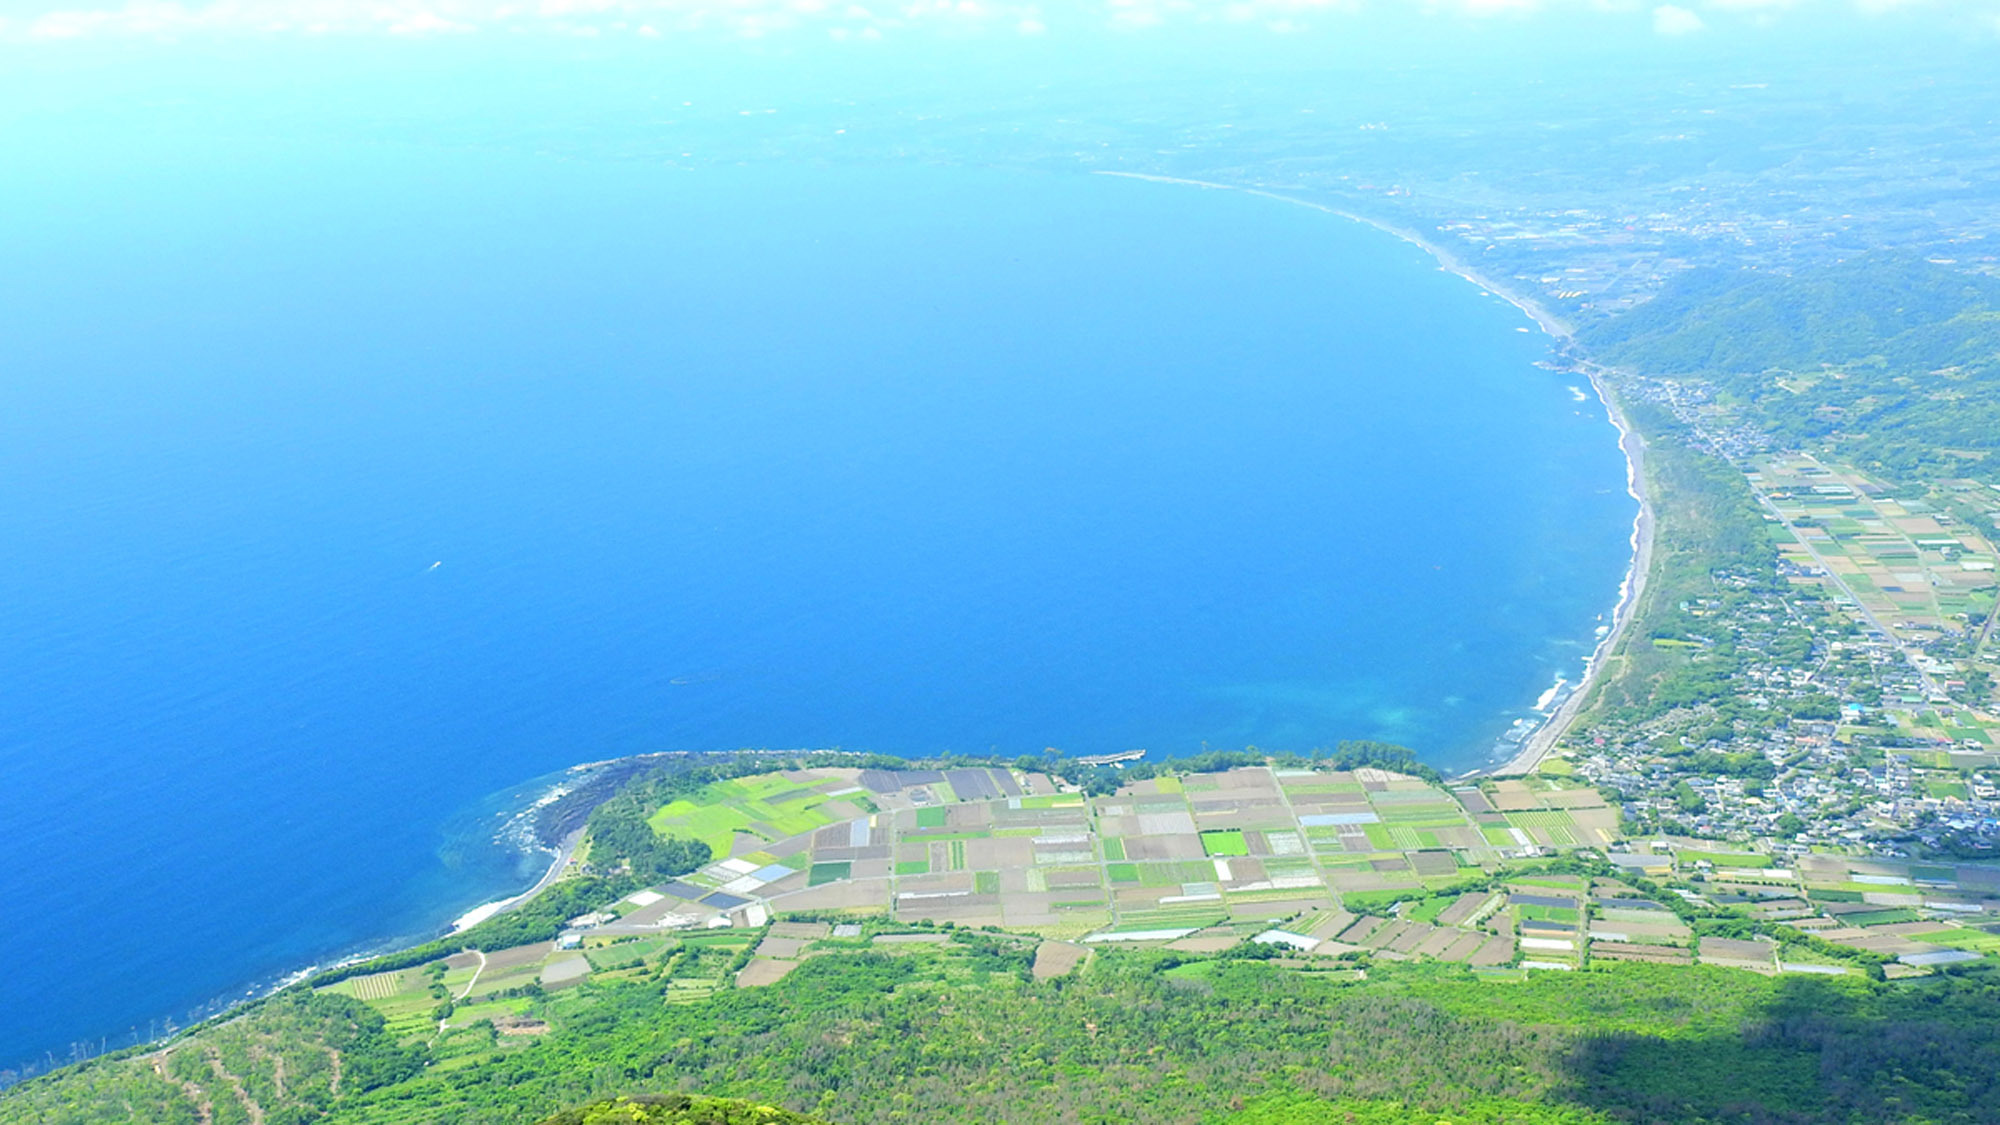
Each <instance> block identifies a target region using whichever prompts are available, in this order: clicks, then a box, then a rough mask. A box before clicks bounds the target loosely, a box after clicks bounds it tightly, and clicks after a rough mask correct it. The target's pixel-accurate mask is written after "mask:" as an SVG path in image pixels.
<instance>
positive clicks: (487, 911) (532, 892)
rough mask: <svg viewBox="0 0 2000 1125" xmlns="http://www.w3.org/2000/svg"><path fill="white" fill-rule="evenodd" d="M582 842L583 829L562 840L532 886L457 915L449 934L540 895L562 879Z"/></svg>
mask: <svg viewBox="0 0 2000 1125" xmlns="http://www.w3.org/2000/svg"><path fill="white" fill-rule="evenodd" d="M582 842H583V829H581V828H579V829H577V830H576V831H574V832H572V833H570V834H569V835H568V836H566V837H564V838H563V842H562V844H561V845H560V846H559V847H557V848H556V854H555V860H554V861H553V862H552V863H550V864H549V869H548V870H547V871H545V872H543V873H542V877H541V879H540V880H538V881H537V882H536V883H535V885H534V886H532V887H529V888H528V889H527V890H525V891H522V892H521V893H520V894H517V895H515V896H514V897H512V898H503V899H501V900H499V901H498V902H489V903H486V904H484V905H482V906H475V907H473V908H472V909H471V910H468V911H466V912H465V913H464V914H461V915H459V917H458V921H456V922H453V923H452V924H451V932H452V933H458V932H459V931H460V930H469V929H471V928H472V927H474V926H476V925H478V924H479V923H481V922H484V921H486V920H487V919H488V918H492V917H494V916H496V915H500V914H505V913H506V912H508V911H509V910H512V909H514V908H515V907H517V906H520V905H521V904H523V903H525V902H527V901H528V900H529V899H531V898H534V897H535V896H536V895H538V894H541V893H542V891H543V890H544V889H546V888H547V887H548V885H549V884H550V883H553V882H555V881H556V880H557V879H560V878H562V873H563V869H564V868H566V867H568V866H569V861H570V858H571V857H572V856H574V855H576V849H577V846H578V845H579V844H581V843H582Z"/></svg>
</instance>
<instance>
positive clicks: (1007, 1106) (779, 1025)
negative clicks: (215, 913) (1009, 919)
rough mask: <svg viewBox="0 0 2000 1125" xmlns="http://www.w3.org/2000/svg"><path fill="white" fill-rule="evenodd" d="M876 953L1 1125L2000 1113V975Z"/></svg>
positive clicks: (222, 1044)
mask: <svg viewBox="0 0 2000 1125" xmlns="http://www.w3.org/2000/svg"><path fill="white" fill-rule="evenodd" d="M860 944H861V946H863V947H858V948H856V949H855V950H854V951H853V952H849V953H829V954H827V955H824V956H820V957H816V958H813V959H812V960H810V961H809V962H807V963H806V964H804V965H802V966H801V967H800V968H799V969H798V971H796V972H794V973H793V974H791V975H790V976H788V977H786V978H785V979H784V980H783V981H781V982H779V983H777V984H775V985H772V986H770V987H766V988H755V989H731V990H725V991H722V992H718V993H717V994H715V995H714V996H713V997H711V998H710V999H708V1000H706V1001H703V1002H700V1003H680V1004H675V1003H670V1002H665V1001H667V999H668V997H667V993H668V991H669V985H668V984H667V983H666V982H662V981H659V980H655V979H648V978H645V977H640V978H635V979H626V980H618V981H608V982H604V983H591V984H587V985H584V986H583V987H582V988H581V989H580V990H573V991H571V992H569V993H566V994H564V998H563V1001H562V1002H561V1003H555V1002H554V1001H553V1000H552V1001H551V1002H549V1003H547V1004H543V1005H538V1006H537V1008H536V1010H537V1011H539V1012H541V1013H542V1014H543V1015H544V1016H545V1017H546V1019H547V1021H548V1028H547V1030H546V1032H545V1033H543V1034H539V1035H534V1036H524V1037H515V1036H507V1035H499V1034H496V1033H495V1029H494V1028H493V1027H492V1025H490V1024H486V1025H481V1026H479V1027H475V1028H473V1029H470V1030H468V1031H467V1032H462V1033H459V1038H457V1039H456V1040H454V1041H453V1042H452V1043H451V1044H450V1046H449V1049H448V1050H441V1051H432V1050H430V1049H428V1048H424V1047H421V1046H408V1045H399V1044H397V1043H395V1042H394V1041H391V1040H390V1039H388V1038H387V1037H386V1036H384V1035H383V1034H382V1031H381V1024H380V1020H379V1017H372V1013H371V1012H370V1011H369V1009H368V1008H367V1007H365V1006H364V1005H361V1004H359V1003H356V1002H353V1001H348V1000H343V999H341V998H338V997H331V996H319V997H314V998H310V999H308V998H306V997H303V996H300V995H297V994H294V995H290V996H286V997H283V998H281V999H279V1000H277V1001H274V1002H271V1003H267V1004H264V1005H262V1006H261V1007H258V1008H256V1009H255V1010H253V1011H251V1012H249V1013H248V1014H246V1015H245V1016H243V1017H242V1018H240V1019H239V1020H237V1021H235V1022H234V1023H232V1024H231V1025H229V1026H228V1027H226V1028H223V1029H220V1030H218V1031H212V1032H209V1033H207V1034H205V1035H203V1036H200V1037H197V1038H196V1039H194V1040H191V1041H187V1042H183V1043H181V1044H179V1045H177V1046H175V1047H172V1048H170V1049H168V1050H166V1051H164V1052H161V1053H157V1054H150V1055H142V1056H131V1057H126V1058H122V1059H113V1060H100V1061H98V1062H95V1063H91V1064H87V1065H85V1066H83V1067H81V1068H77V1069H73V1070H70V1071H66V1072H63V1073H61V1074H58V1075H54V1076H51V1077H50V1078H47V1079H41V1080H37V1081H33V1082H29V1083H27V1084H25V1085H23V1086H22V1087H20V1088H18V1089H16V1090H14V1091H12V1092H11V1093H10V1094H9V1095H8V1096H7V1097H5V1098H4V1099H0V1122H5V1123H6V1125H27V1123H29V1122H33V1123H35V1125H47V1123H51V1122H73V1123H78V1125H82V1123H97V1122H106V1123H109V1122H121V1123H122V1122H129V1121H134V1120H140V1121H187V1122H193V1121H197V1120H212V1121H215V1122H225V1121H242V1120H247V1119H248V1115H247V1114H245V1113H244V1112H243V1110H242V1107H241V1105H239V1104H238V1103H237V1101H236V1100H235V1099H234V1098H232V1097H227V1096H223V1097H214V1098H210V1099H209V1100H207V1101H205V1102H204V1103H203V1104H202V1105H201V1106H200V1107H197V1106H195V1105H192V1104H190V1103H188V1102H186V1101H185V1100H184V1099H180V1098H179V1097H178V1096H177V1095H178V1090H179V1083H181V1082H184V1081H187V1080H188V1079H189V1078H193V1077H199V1076H200V1074H201V1073H202V1072H204V1071H206V1070H207V1068H209V1067H210V1066H211V1063H210V1061H209V1060H210V1058H211V1057H224V1056H226V1057H228V1058H229V1059H230V1060H231V1065H232V1067H245V1068H250V1070H251V1072H254V1073H258V1074H263V1075H266V1076H267V1077H266V1079H264V1080H260V1084H259V1086H258V1088H257V1089H256V1090H254V1091H251V1092H252V1093H254V1094H255V1096H256V1097H258V1098H260V1099H262V1100H261V1101H260V1102H259V1105H260V1107H261V1112H262V1113H263V1115H264V1116H263V1118H262V1119H263V1120H265V1121H267V1122H271V1123H273V1125H276V1123H279V1122H286V1123H290V1122H305V1121H326V1122H329V1123H354V1125H361V1123H379V1125H400V1123H408V1122H453V1123H461V1122H463V1123H495V1125H499V1123H506V1125H530V1123H533V1122H537V1121H540V1120H543V1119H544V1118H546V1117H549V1116H550V1115H552V1114H557V1113H563V1112H564V1111H565V1110H573V1109H575V1107H582V1106H589V1105H590V1104H591V1103H593V1102H596V1101H600V1100H602V1099H606V1098H613V1097H617V1096H621V1095H631V1094H638V1093H649V1092H671V1091H700V1092H703V1093H705V1094H709V1095H716V1096H731V1097H740V1098H747V1099H750V1100H752V1101H754V1102H756V1103H759V1104H765V1105H771V1106H775V1107H779V1108H783V1109H788V1110H791V1111H793V1112H799V1113H806V1114H810V1115H812V1116H814V1117H820V1118H824V1119H826V1120H828V1121H833V1122H849V1123H855V1125H861V1123H874V1122H894V1121H911V1122H926V1123H945V1122H990V1121H1001V1120H1005V1121H1012V1122H1113V1121H1119V1122H1123V1121H1148V1122H1188V1123H1195V1122H1210V1121H1213V1122H1230V1123H1235V1125H1289V1123H1292V1122H1320V1121H1355V1122H1383V1123H1387V1122H1396V1123H1402V1122H1410V1121H1421V1122H1424V1123H1425V1125H1431V1123H1433V1122H1436V1121H1438V1120H1440V1119H1445V1120H1451V1121H1454V1122H1493V1123H1498V1122H1502V1121H1505V1122H1511V1123H1515V1125H1581V1123H1605V1122H1614V1121H1615V1122H1661V1123H1666V1122H1672V1123H1675V1125H1698V1123H1702V1122H1717V1123H1719V1122H1725V1121H1729V1122H1737V1121H1755V1122H1856V1121H1868V1122H1911V1123H1915V1122H1924V1123H1938V1125H1942V1123H1965V1125H1971V1123H1973V1122H1982V1121H1992V1120H1996V1119H2000V1078H1996V1076H2000V991H1996V989H1995V987H1994V986H1993V985H1991V984H1989V983H1986V982H1983V981H1978V980H1976V979H1972V978H1949V977H1947V978H1940V979H1936V980H1933V981H1930V982H1925V983H1920V984H1916V985H1904V986H1900V987H1894V986H1889V985H1885V984H1880V983H1875V982H1869V981H1864V980H1861V979H1859V978H1850V979H1844V980H1840V979H1822V978H1813V979H1802V978H1787V979H1770V978H1766V977H1762V976H1758V975H1755V974H1751V973H1745V972H1741V971H1738V970H1730V969H1712V968H1702V967H1693V968H1689V967H1676V966H1658V965H1643V964H1605V965H1595V966H1592V967H1590V968H1588V969H1585V970H1582V971H1579V972H1575V973H1543V974H1530V975H1528V976H1527V977H1526V978H1525V979H1518V980H1513V981H1494V980H1491V979H1479V978H1478V977H1476V976H1475V974H1473V973H1471V972H1470V971H1467V970H1465V969H1463V968H1459V967H1447V966H1440V965H1435V964H1389V963H1379V964H1377V965H1376V966H1374V967H1372V968H1370V969H1369V970H1368V972H1367V974H1366V976H1365V977H1359V978H1357V975H1356V974H1353V973H1349V972H1345V971H1334V972H1317V973H1315V972H1302V971H1296V970H1294V969H1291V968H1287V967H1284V966H1283V965H1282V964H1280V963H1278V962H1275V961H1272V960H1270V959H1269V957H1270V953H1271V951H1270V950H1269V949H1267V948H1258V947H1241V951H1240V952H1237V953H1234V954H1224V955H1221V956H1219V957H1213V958H1209V957H1199V956H1190V955H1186V954H1172V953H1159V952H1117V951H1107V952H1105V953H1101V954H1100V955H1098V956H1097V957H1096V958H1095V959H1094V960H1093V961H1092V962H1091V963H1090V964H1089V965H1088V966H1086V967H1085V968H1083V969H1081V970H1079V971H1077V972H1075V973H1073V974H1070V975H1067V976H1063V977H1058V978H1056V979H1052V980H1045V981H1036V980H1033V979H1031V978H1030V977H1029V974H1028V973H1027V968H1028V960H1027V957H1026V955H1025V953H1022V952H1016V950H1019V949H1023V948H1025V947H1020V946H1013V945H1010V944H1009V943H1007V942H1004V941H994V940H990V939H987V938H985V937H983V936H981V935H976V934H970V933H968V934H966V935H965V939H964V940H959V941H952V942H948V943H946V944H944V945H911V946H903V947H898V948H899V950H900V951H899V952H893V953H892V952H884V951H882V949H881V948H880V947H878V948H876V949H873V950H871V949H867V948H865V943H860ZM315 1060H317V1061H315ZM335 1060H338V1061H335ZM208 1088H209V1089H217V1088H218V1087H217V1086H216V1085H215V1084H213V1083H210V1084H209V1086H208ZM605 1112H610V1111H605ZM201 1114H206V1116H201ZM1349 1114H1352V1116H1348V1115H1349ZM598 1119H599V1118H598V1117H592V1116H590V1115H589V1114H587V1113H583V1112H582V1111H577V1112H576V1113H572V1114H570V1115H569V1116H565V1117H560V1118H556V1120H558V1121H564V1122H569V1121H574V1120H584V1121H595V1120H598ZM604 1119H608V1120H624V1118H620V1117H617V1116H611V1117H608V1118H604ZM636 1120H641V1121H643V1120H646V1119H645V1118H643V1117H642V1118H636ZM669 1120H677V1119H674V1118H669ZM751 1120H756V1119H755V1118H752V1119H751ZM773 1120H785V1118H781V1117H774V1118H773Z"/></svg>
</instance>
